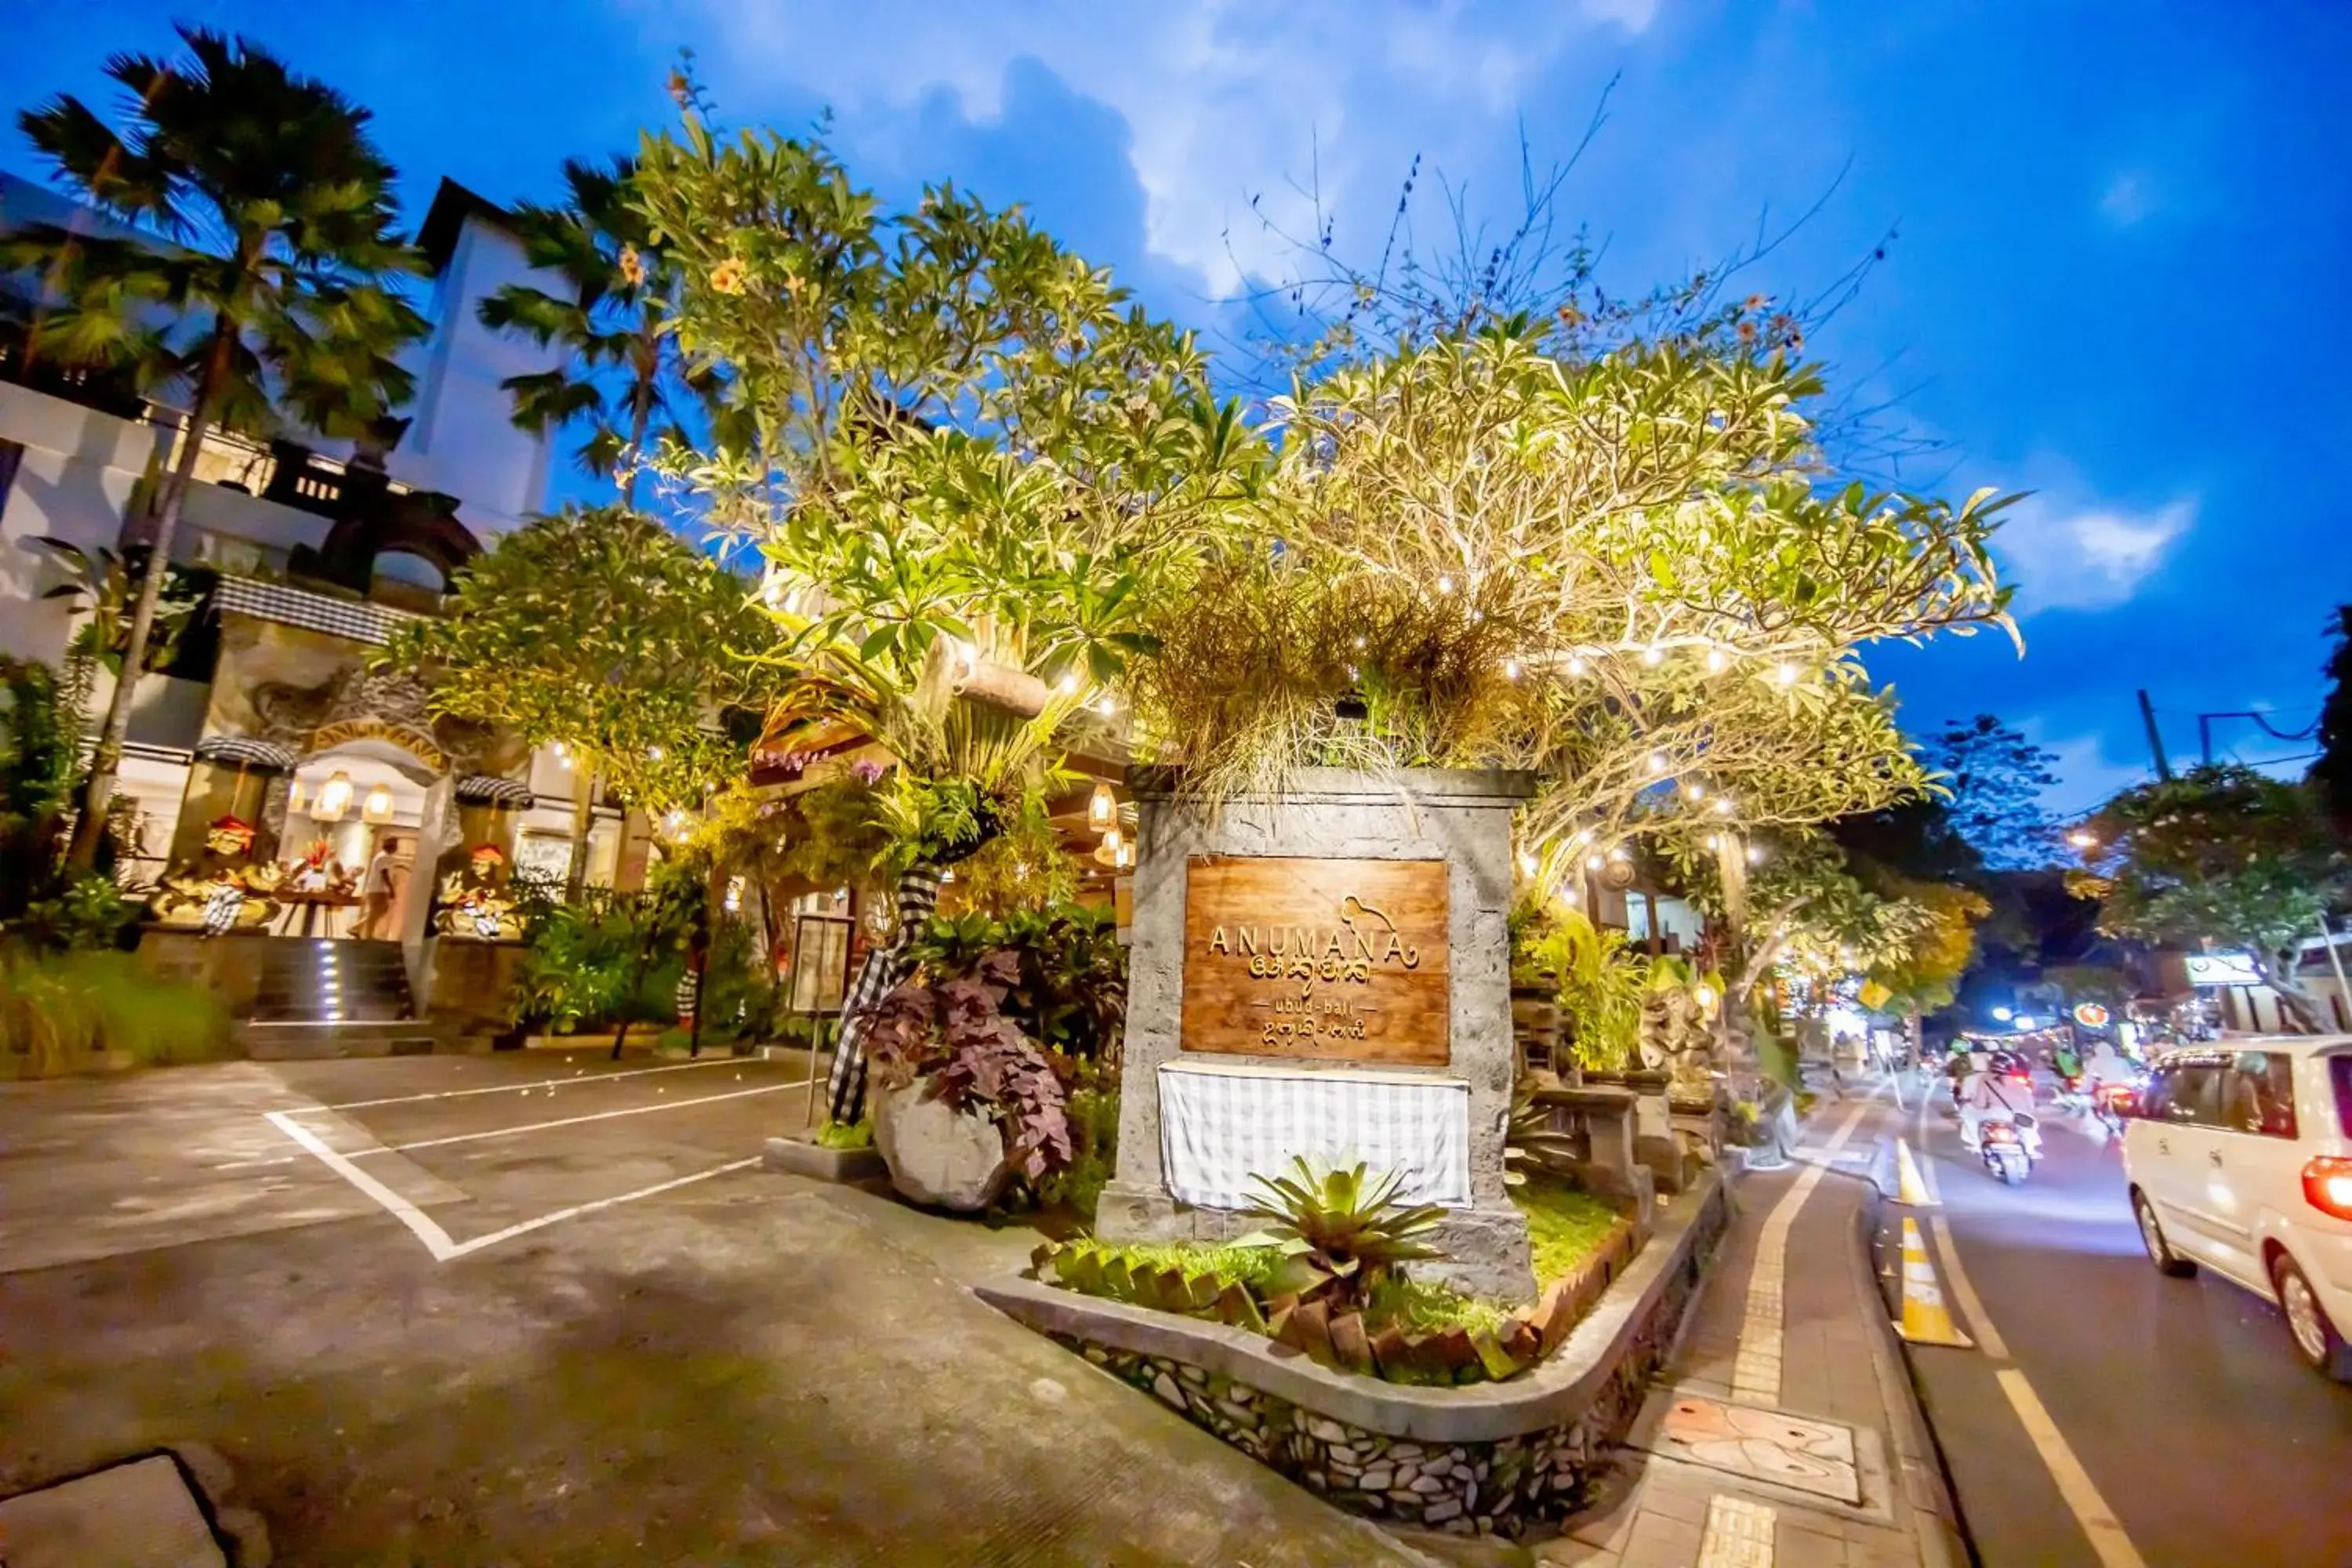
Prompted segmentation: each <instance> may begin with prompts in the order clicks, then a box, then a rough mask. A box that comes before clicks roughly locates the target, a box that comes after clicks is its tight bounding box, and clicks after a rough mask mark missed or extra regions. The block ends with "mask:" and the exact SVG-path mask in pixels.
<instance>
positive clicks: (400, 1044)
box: [237, 937, 436, 1060]
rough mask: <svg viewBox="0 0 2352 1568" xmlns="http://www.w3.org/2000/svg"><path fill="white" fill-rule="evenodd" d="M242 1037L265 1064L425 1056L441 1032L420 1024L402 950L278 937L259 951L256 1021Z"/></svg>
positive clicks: (249, 1022)
mask: <svg viewBox="0 0 2352 1568" xmlns="http://www.w3.org/2000/svg"><path fill="white" fill-rule="evenodd" d="M237 1037H238V1039H239V1042H240V1043H241V1044H242V1045H243V1046H244V1047H245V1049H246V1052H247V1055H249V1056H252V1057H256V1058H262V1059H265V1060H266V1059H270V1058H301V1057H361V1056H405V1055H409V1054H412V1053H416V1054H422V1053H424V1052H427V1051H431V1050H432V1049H433V1048H434V1047H435V1044H436V1030H435V1029H434V1028H433V1027H432V1026H430V1025H429V1024H426V1023H424V1022H422V1021H420V1020H419V1019H418V1018H417V1017H416V1009H415V1000H414V998H412V997H411V996H410V994H409V991H408V966H407V963H406V961H405V959H404V957H403V955H402V953H401V949H400V944H399V943H398V942H366V941H361V940H358V939H355V938H352V939H338V938H331V937H301V938H286V937H281V938H278V940H276V941H273V942H268V943H267V944H266V945H265V946H264V948H263V949H262V958H261V974H260V984H259V986H258V988H257V992H256V994H255V996H254V1003H253V1015H252V1016H251V1017H250V1018H249V1019H247V1021H246V1022H244V1023H243V1024H241V1025H239V1026H238V1028H237Z"/></svg>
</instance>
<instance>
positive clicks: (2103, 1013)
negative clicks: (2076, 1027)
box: [2074, 1002, 2107, 1029]
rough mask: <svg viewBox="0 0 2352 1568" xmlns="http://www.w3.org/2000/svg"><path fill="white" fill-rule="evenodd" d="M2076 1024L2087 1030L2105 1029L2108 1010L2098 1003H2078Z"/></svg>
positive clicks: (2075, 1016) (2076, 1005) (2075, 1013)
mask: <svg viewBox="0 0 2352 1568" xmlns="http://www.w3.org/2000/svg"><path fill="white" fill-rule="evenodd" d="M2074 1022H2076V1023H2077V1024H2080V1025H2082V1026H2083V1027H2084V1028H2086V1029H2104V1028H2105V1027H2106V1026H2107V1010H2106V1009H2105V1007H2102V1006H2100V1005H2098V1004H2097V1003H2096V1002H2077V1003H2075V1004H2074Z"/></svg>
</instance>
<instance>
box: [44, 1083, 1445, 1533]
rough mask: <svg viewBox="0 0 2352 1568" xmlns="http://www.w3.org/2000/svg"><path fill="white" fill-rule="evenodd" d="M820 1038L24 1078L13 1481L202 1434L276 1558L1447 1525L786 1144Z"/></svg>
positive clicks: (971, 1237)
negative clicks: (1381, 1512)
mask: <svg viewBox="0 0 2352 1568" xmlns="http://www.w3.org/2000/svg"><path fill="white" fill-rule="evenodd" d="M808 1076H809V1075H808V1071H807V1068H806V1066H805V1065H804V1063H803V1061H802V1060H801V1059H800V1058H797V1057H793V1058H783V1059H778V1060H752V1059H740V1060H739V1059H736V1058H713V1059H706V1060H704V1061H701V1062H696V1063H684V1062H676V1061H664V1060H656V1059H651V1058H631V1059H629V1060H627V1061H625V1062H624V1063H620V1064H612V1063H607V1062H605V1061H604V1053H603V1052H602V1051H601V1050H598V1051H583V1052H540V1051H531V1052H527V1053H517V1054H514V1055H501V1056H497V1057H422V1058H390V1059H379V1060H368V1061H322V1062H304V1063H257V1062H236V1063H225V1064H220V1065H217V1066H212V1067H202V1068H169V1069H163V1070H160V1071H153V1072H147V1073H141V1074H135V1075H130V1076H127V1077H123V1078H118V1079H77V1080H64V1081H58V1082H47V1083H18V1084H0V1412H5V1413H6V1414H5V1419H0V1495H5V1494H6V1493H9V1492H13V1491H16V1490H18V1489H26V1488H29V1487H32V1486H35V1485H37V1484H40V1483H42V1482H44V1481H47V1480H50V1479H55V1478H58V1477H61V1476H66V1475H71V1474H76V1473H79V1472H81V1471H84V1470H88V1469H91V1468H97V1467H99V1466H101V1465H104V1464H106V1463H109V1462H111V1461H113V1460H115V1459H119V1458H123V1457H125V1456H128V1455H131V1454H135V1453H139V1452H142V1451H145V1450H148V1449H152V1448H154V1447H163V1446H168V1445H172V1444H174V1443H188V1442H194V1443H201V1444H203V1445H205V1446H206V1447H210V1448H212V1449H214V1450H216V1451H217V1452H219V1453H220V1454H222V1455H223V1456H225V1457H226V1458H227V1460H228V1461H229V1464H230V1466H231V1467H232V1468H233V1469H234V1470H235V1472H236V1499H235V1501H236V1504H237V1505H238V1506H241V1507H247V1508H250V1509H252V1510H255V1511H257V1513H259V1514H260V1516H261V1517H262V1519H263V1520H264V1521H266V1522H267V1525H268V1531H269V1536H270V1539H271V1542H272V1543H273V1545H274V1547H275V1561H276V1562H278V1563H336V1564H348V1563H366V1564H374V1563H387V1564H389V1563H399V1564H424V1563H431V1564H436V1565H438V1564H473V1563H483V1564H504V1563H514V1564H521V1563H532V1564H537V1563H617V1562H633V1563H634V1562H643V1563H795V1564H798V1563H807V1564H834V1563H839V1564H853V1563H855V1564H869V1563H870V1564H893V1565H895V1564H901V1563H905V1564H930V1563H939V1564H950V1563H952V1564H958V1565H962V1564H981V1563H1004V1564H1013V1563H1021V1564H1039V1565H1058V1564H1064V1563H1068V1564H1074V1565H1075V1564H1087V1565H1089V1568H1091V1565H1095V1564H1104V1563H1134V1564H1159V1563H1187V1564H1190V1563H1200V1564H1237V1563H1248V1564H1251V1565H1252V1568H1291V1565H1296V1568H1307V1565H1310V1564H1326V1563H1328V1564H1349V1565H1354V1564H1368V1565H1369V1564H1381V1563H1408V1562H1413V1561H1417V1559H1415V1558H1413V1557H1412V1556H1411V1555H1409V1554H1407V1553H1405V1552H1403V1551H1402V1549H1401V1548H1399V1547H1398V1546H1397V1545H1396V1544H1395V1543H1394V1542H1392V1541H1391V1540H1390V1539H1389V1538H1387V1537H1385V1536H1383V1535H1381V1533H1380V1532H1379V1531H1376V1530H1373V1529H1372V1528H1371V1527H1370V1526H1368V1525H1364V1524H1361V1523H1359V1522H1357V1521H1350V1520H1347V1519H1344V1518H1342V1517H1341V1516H1339V1515H1338V1514H1336V1513H1333V1512H1331V1511H1330V1510H1327V1509H1326V1508H1325V1507H1324V1506H1323V1505H1322V1504H1320V1503H1318V1502H1317V1501H1316V1500H1313V1499H1312V1498H1310V1497H1309V1496H1308V1495H1307V1494H1306V1493H1305V1492H1303V1491H1300V1490H1298V1489H1296V1488H1294V1487H1292V1486H1291V1485H1290V1484H1289V1483H1287V1482H1286V1481H1283V1480H1281V1479H1278V1478H1276V1477H1275V1476H1274V1475H1272V1474H1271V1473H1270V1472H1268V1471H1265V1470H1263V1469H1261V1468H1258V1467H1256V1466H1255V1465H1254V1464H1252V1463H1251V1462H1250V1461H1249V1460H1247V1459H1245V1458H1242V1457H1241V1456H1239V1455H1238V1454H1235V1453H1234V1452H1233V1451H1231V1450H1229V1449H1227V1448H1225V1447H1223V1445H1222V1444H1220V1443H1218V1442H1217V1441H1216V1440H1215V1439H1213V1438H1212V1437H1210V1436H1207V1435H1206V1434H1204V1433H1202V1432H1199V1431H1197V1430H1196V1429H1194V1428H1193V1427H1192V1426H1188V1425H1187V1424H1185V1423H1184V1422H1183V1421H1182V1420H1181V1418H1179V1417H1177V1416H1176V1415H1173V1414H1172V1413H1171V1412H1169V1411H1167V1410H1165V1409H1164V1408H1162V1407H1160V1405H1159V1404H1158V1403H1157V1402H1156V1401H1153V1400H1151V1399H1150V1398H1148V1397H1146V1396H1143V1395H1139V1394H1135V1393H1134V1392H1133V1391H1132V1390H1129V1389H1128V1388H1126V1387H1125V1386H1123V1385H1121V1384H1118V1383H1116V1382H1115V1381H1113V1380H1112V1379H1110V1378H1109V1377H1108V1376H1107V1375H1105V1374H1103V1373H1099V1372H1097V1370H1096V1369H1095V1368H1093V1367H1091V1366H1089V1365H1087V1363H1084V1362H1083V1361H1080V1360H1079V1359H1078V1358H1076V1357H1075V1356H1072V1355H1070V1354H1069V1353H1068V1352H1065V1351H1063V1350H1061V1349H1059V1348H1058V1347H1056V1346H1055V1345H1053V1344H1051V1343H1050V1342H1046V1341H1045V1340H1043V1339H1041V1338H1039V1337H1037V1336H1036V1335H1034V1334H1032V1333H1030V1332H1029V1331H1027V1330H1025V1329H1023V1328H1021V1327H1019V1326H1017V1325H1015V1324H1013V1323H1012V1322H1010V1321H1007V1320H1005V1319H1003V1318H1002V1317H1000V1316H999V1315H997V1314H996V1313H995V1312H994V1311H992V1310H990V1309H989V1308H987V1307H985V1306H983V1305H982V1304H981V1303H980V1302H979V1301H978V1300H975V1299H974V1298H973V1297H972V1296H971V1294H970V1293H969V1292H968V1291H967V1290H966V1289H963V1287H962V1284H961V1280H963V1279H970V1278H973V1277H975V1276H976V1274H978V1273H980V1272H986V1271H1009V1270H1010V1269H1012V1268H1014V1267H1017V1265H1018V1262H1019V1260H1020V1258H1022V1257H1023V1256H1024V1255H1025V1253H1026V1251H1027V1249H1028V1247H1029V1246H1030V1244H1031V1242H1032V1241H1033V1240H1034V1238H1033V1237H1029V1236H1028V1235H1026V1234H1025V1233H1024V1232H1020V1231H1017V1230H1008V1231H1003V1232H992V1231H990V1230H988V1229H986V1228H985V1227H983V1226H979V1225H976V1224H972V1223H969V1222H967V1223H960V1224H959V1223H950V1222H947V1221H943V1220H939V1219H935V1218H932V1217H930V1216H928V1215H920V1214H918V1213H915V1212H913V1211H911V1210H908V1209H906V1208H904V1207H902V1206H900V1205H897V1204H895V1203H893V1202H890V1201H889V1200H887V1199H884V1198H879V1197H876V1196H873V1195H871V1194H864V1193H859V1192H855V1191H851V1190H847V1189H842V1188H834V1187H826V1186H823V1185H821V1184H814V1183H811V1182H806V1181H803V1180H800V1179H798V1178H795V1177H791V1176H784V1175H779V1174H776V1173H770V1172H768V1171H766V1170H764V1169H762V1168H761V1166H760V1165H759V1163H758V1155H759V1152H760V1149H761V1141H762V1140H763V1139H764V1138H766V1137H767V1136H770V1135H772V1134H773V1133H775V1132H777V1131H781V1130H783V1129H786V1128H790V1127H795V1126H798V1125H801V1124H802V1123H801V1118H802V1117H803V1114H804V1110H803V1108H804V1106H805V1105H806V1103H807V1101H808V1099H809V1091H808V1088H807V1079H808Z"/></svg>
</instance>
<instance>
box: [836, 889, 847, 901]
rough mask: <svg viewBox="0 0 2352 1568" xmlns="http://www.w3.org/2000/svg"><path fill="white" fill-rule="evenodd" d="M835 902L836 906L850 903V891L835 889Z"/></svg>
mask: <svg viewBox="0 0 2352 1568" xmlns="http://www.w3.org/2000/svg"><path fill="white" fill-rule="evenodd" d="M833 901H834V902H835V903H836V904H845V903H847V902H849V889H847V888H835V889H834V890H833Z"/></svg>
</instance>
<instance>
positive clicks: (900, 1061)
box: [866, 952, 1071, 1181]
mask: <svg viewBox="0 0 2352 1568" xmlns="http://www.w3.org/2000/svg"><path fill="white" fill-rule="evenodd" d="M1019 978H1020V959H1019V957H1018V955H1016V954H1014V953H1013V952H992V953H990V954H988V955H987V956H986V957H984V958H982V960H981V961H980V963H978V964H977V965H976V966H975V967H974V969H973V972H972V973H971V974H969V975H966V976H963V977H961V978H958V979H954V980H948V981H943V982H941V983H940V984H929V983H925V982H919V981H909V982H908V983H907V984H903V985H901V986H899V987H898V989H897V990H895V991H893V992H891V993H890V994H889V995H887V996H886V997H884V998H883V1000H882V1005H881V1006H880V1007H879V1008H878V1009H877V1012H876V1015H875V1020H874V1032H873V1034H872V1036H871V1037H869V1039H868V1041H867V1046H866V1051H867V1056H868V1058H869V1059H870V1061H871V1062H872V1064H873V1067H874V1070H875V1071H876V1072H877V1074H879V1075H880V1077H881V1080H882V1082H883V1083H885V1084H886V1085H888V1086H889V1087H892V1088H903V1087H904V1086H905V1085H907V1084H909V1083H912V1082H913V1081H915V1079H918V1078H924V1077H928V1078H929V1079H930V1088H929V1090H928V1091H927V1092H929V1093H932V1094H936V1095H938V1096H939V1097H940V1099H941V1100H946V1101H947V1103H948V1104H949V1105H950V1106H952V1107H954V1108H956V1109H957V1110H964V1109H967V1108H977V1109H979V1110H983V1111H985V1112H986V1113H987V1114H988V1115H989V1116H990V1117H991V1118H992V1119H993V1120H994V1121H996V1122H997V1124H998V1125H999V1126H1000V1127H1002V1128H1003V1130H1004V1141H1005V1150H1004V1157H1005V1159H1006V1160H1007V1161H1008V1162H1009V1163H1012V1164H1013V1166H1014V1167H1015V1168H1017V1169H1018V1170H1019V1171H1020V1172H1021V1173H1023V1174H1024V1175H1025V1176H1027V1177H1028V1178H1029V1179H1030V1180H1032V1181H1035V1180H1037V1179H1038V1178H1040V1177H1043V1176H1045V1175H1047V1174H1049V1173H1053V1172H1055V1171H1061V1170H1066V1169H1067V1168H1068V1167H1069V1163H1070V1159H1071V1148H1070V1120H1069V1097H1068V1095H1067V1093H1066V1091H1065V1090H1064V1089H1063V1087H1062V1080H1061V1079H1060V1077H1059V1076H1058V1075H1056V1074H1055V1071H1054V1064H1053V1060H1052V1058H1050V1057H1049V1056H1048V1055H1047V1054H1046V1052H1045V1047H1042V1046H1040V1045H1038V1044H1037V1042H1036V1041H1034V1040H1033V1039H1031V1038H1030V1037H1028V1036H1027V1035H1025V1034H1024V1033H1023V1032H1022V1030H1021V1026H1019V1025H1018V1024H1016V1023H1014V1022H1013V1019H1012V1018H1010V1017H1008V1016H1006V1015H1005V1012H1004V999H1005V997H1006V995H1007V994H1009V992H1010V990H1011V988H1012V986H1013V984H1015V983H1016V982H1017V981H1018V980H1019Z"/></svg>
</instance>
